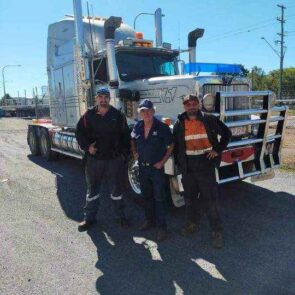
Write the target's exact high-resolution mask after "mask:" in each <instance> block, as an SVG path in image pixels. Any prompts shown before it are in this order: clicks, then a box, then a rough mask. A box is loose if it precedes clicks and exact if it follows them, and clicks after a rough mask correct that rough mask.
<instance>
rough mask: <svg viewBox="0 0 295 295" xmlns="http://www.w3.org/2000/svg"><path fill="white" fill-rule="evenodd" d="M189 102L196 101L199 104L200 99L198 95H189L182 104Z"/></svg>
mask: <svg viewBox="0 0 295 295" xmlns="http://www.w3.org/2000/svg"><path fill="white" fill-rule="evenodd" d="M189 100H194V101H197V102H199V99H198V97H197V96H196V95H193V94H188V95H186V96H185V97H184V98H183V101H182V103H183V104H185V103H186V102H188V101H189Z"/></svg>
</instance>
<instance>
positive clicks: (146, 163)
mask: <svg viewBox="0 0 295 295" xmlns="http://www.w3.org/2000/svg"><path fill="white" fill-rule="evenodd" d="M139 165H140V166H143V167H150V166H152V164H151V163H149V162H140V163H139Z"/></svg>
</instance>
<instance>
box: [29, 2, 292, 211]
mask: <svg viewBox="0 0 295 295" xmlns="http://www.w3.org/2000/svg"><path fill="white" fill-rule="evenodd" d="M74 13H75V15H74V17H70V16H68V17H66V18H65V19H64V20H62V21H59V22H56V23H53V24H51V25H50V26H49V29H48V44H47V72H48V83H49V92H50V115H51V118H52V121H48V120H47V121H42V120H35V121H33V123H32V124H30V125H29V128H28V144H29V146H30V149H31V152H32V154H33V155H39V154H40V155H41V156H42V157H44V158H45V159H46V160H51V159H53V158H55V156H56V155H57V154H58V153H60V154H65V155H69V156H72V157H75V158H79V159H81V158H82V157H83V152H82V150H81V149H80V148H79V146H78V144H77V140H76V138H75V126H76V124H77V122H78V120H79V118H80V116H81V115H83V113H84V112H85V111H86V110H87V109H88V108H90V107H92V106H93V104H94V96H95V93H96V90H97V89H98V88H99V87H101V86H108V87H109V90H110V92H111V104H112V105H113V106H114V107H116V108H118V109H122V111H123V112H124V113H125V114H126V117H127V119H128V124H129V125H130V126H133V125H134V123H135V122H136V120H138V113H137V106H138V102H139V100H140V99H141V98H148V99H150V100H152V102H153V103H154V105H155V106H156V108H157V114H158V116H159V118H160V119H161V120H163V121H164V122H166V123H167V124H168V125H170V127H171V128H172V127H173V122H174V121H175V120H176V118H177V115H178V113H180V112H181V111H182V98H183V97H184V96H185V95H186V94H188V93H194V94H196V95H197V96H198V97H199V99H200V101H201V103H202V111H204V112H208V113H212V114H213V115H215V116H219V117H220V119H221V120H222V121H224V122H225V123H226V125H227V126H228V127H230V129H231V131H232V133H233V138H232V141H231V143H230V144H229V146H228V149H227V150H226V151H224V152H223V154H222V162H221V167H220V168H219V169H218V170H216V179H217V181H218V182H219V183H225V182H229V181H234V180H238V179H244V178H246V177H258V176H263V175H265V174H266V173H270V172H271V171H273V169H274V168H277V167H279V166H280V164H281V147H282V139H283V134H284V128H285V122H286V113H287V107H285V106H282V107H275V106H274V102H275V96H274V94H273V93H272V92H271V91H251V84H250V81H249V80H248V79H246V78H245V77H242V76H241V75H239V74H240V67H239V66H237V65H227V64H202V63H196V44H197V40H198V39H199V38H201V37H202V36H203V33H204V30H203V29H196V30H194V31H192V32H190V33H189V34H188V49H187V50H185V51H188V52H189V63H188V64H186V65H185V66H184V64H183V62H181V61H180V53H181V51H180V50H175V49H171V44H169V43H165V42H163V41H162V28H161V24H162V19H161V18H162V12H161V9H157V10H156V12H155V24H156V38H155V39H156V42H155V43H156V44H155V45H154V44H153V41H152V40H146V39H144V37H143V34H142V33H139V32H135V31H134V30H133V29H132V28H131V27H130V26H128V25H127V24H125V23H123V22H122V19H121V18H120V17H114V16H111V17H109V18H103V17H90V16H88V17H83V16H82V9H81V2H80V0H75V1H74ZM179 66H180V68H182V70H181V71H180V70H179ZM183 68H184V69H185V71H186V74H185V73H184V70H183ZM202 71H206V72H214V73H215V74H214V75H212V74H211V75H207V76H204V75H200V74H199V73H200V72H202ZM271 124H272V125H274V126H272V129H270V125H271ZM165 172H166V174H167V175H168V177H169V180H170V188H171V194H172V196H173V202H174V204H175V206H181V205H182V204H183V199H182V197H181V183H180V181H179V179H180V176H179V175H177V167H175V164H174V161H173V158H171V159H169V160H168V162H167V163H166V165H165ZM128 177H129V184H130V187H131V188H132V190H133V191H134V193H136V194H138V195H139V194H140V187H139V182H138V165H137V163H136V162H135V161H133V160H130V162H129V165H128Z"/></svg>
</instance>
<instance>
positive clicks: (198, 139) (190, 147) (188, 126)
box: [184, 119, 212, 156]
mask: <svg viewBox="0 0 295 295" xmlns="http://www.w3.org/2000/svg"><path fill="white" fill-rule="evenodd" d="M184 124H185V125H184V126H185V133H184V140H185V147H186V154H187V155H188V156H195V155H203V154H205V153H206V152H208V151H211V150H212V145H211V143H210V142H209V139H208V136H207V132H206V129H205V126H204V124H203V122H201V121H198V120H196V119H194V120H189V119H185V121H184Z"/></svg>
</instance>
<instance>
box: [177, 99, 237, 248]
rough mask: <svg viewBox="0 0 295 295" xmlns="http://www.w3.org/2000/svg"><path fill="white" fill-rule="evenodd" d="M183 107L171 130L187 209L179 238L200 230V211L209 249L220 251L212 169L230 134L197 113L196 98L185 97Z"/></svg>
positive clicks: (219, 225) (215, 189)
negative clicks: (204, 219)
mask: <svg viewBox="0 0 295 295" xmlns="http://www.w3.org/2000/svg"><path fill="white" fill-rule="evenodd" d="M183 106H184V110H185V112H184V113H182V114H180V115H179V116H178V120H177V122H176V123H175V125H174V130H173V135H174V143H175V148H174V154H175V160H176V163H177V165H178V167H179V169H180V172H181V174H182V184H183V188H184V199H185V208H186V210H185V211H186V224H185V227H184V228H183V229H182V234H183V235H185V236H188V235H190V234H193V233H194V232H197V231H198V230H199V229H200V226H199V224H200V218H201V210H202V209H204V210H205V212H206V214H207V216H208V219H209V223H210V227H211V230H212V245H213V247H215V248H222V246H223V240H222V225H221V220H220V216H219V212H218V206H217V199H218V185H217V183H216V179H215V167H218V166H219V164H220V159H221V152H222V151H223V150H224V149H225V148H226V146H227V144H228V143H229V140H230V138H231V131H230V130H229V129H228V128H227V126H226V125H225V124H224V123H222V122H221V121H220V120H219V119H218V118H216V117H214V116H212V115H208V114H204V113H202V112H201V111H200V110H199V100H198V98H197V96H195V95H187V96H185V97H184V99H183ZM218 135H219V136H220V139H219V140H218Z"/></svg>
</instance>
